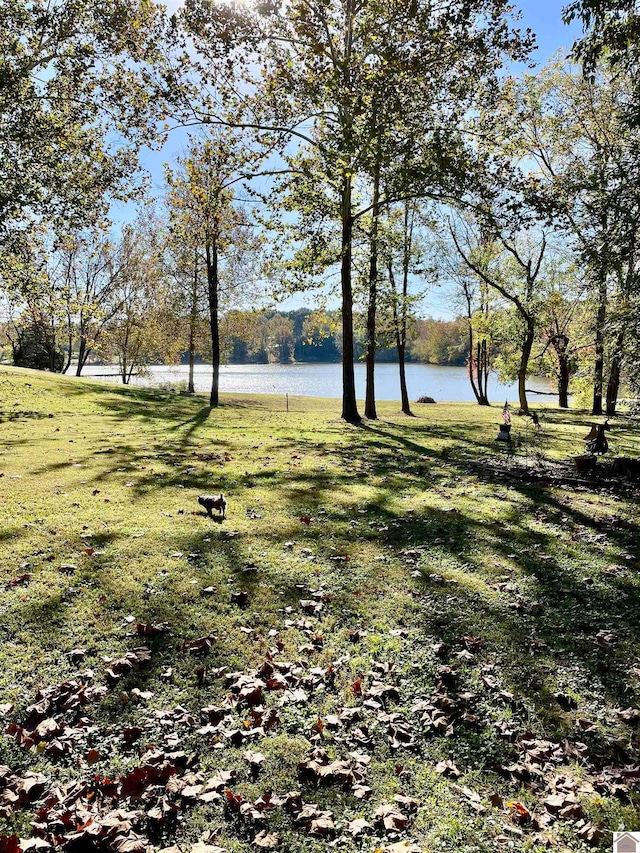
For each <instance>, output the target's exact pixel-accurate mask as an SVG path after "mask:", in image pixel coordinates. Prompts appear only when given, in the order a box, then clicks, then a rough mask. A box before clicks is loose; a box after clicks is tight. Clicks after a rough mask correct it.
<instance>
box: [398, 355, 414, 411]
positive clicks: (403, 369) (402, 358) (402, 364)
mask: <svg viewBox="0 0 640 853" xmlns="http://www.w3.org/2000/svg"><path fill="white" fill-rule="evenodd" d="M406 351H407V347H406V344H404V343H401V344H400V345H399V346H398V370H399V373H400V403H401V407H402V411H403V412H404V414H405V415H409V416H410V417H413V412H412V411H411V404H410V403H409V392H408V390H407V362H406Z"/></svg>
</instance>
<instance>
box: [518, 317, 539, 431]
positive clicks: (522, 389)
mask: <svg viewBox="0 0 640 853" xmlns="http://www.w3.org/2000/svg"><path fill="white" fill-rule="evenodd" d="M534 338H535V326H534V325H533V323H532V322H531V321H530V320H529V321H528V322H527V334H526V337H525V339H524V343H523V345H522V354H521V356H520V367H519V368H518V398H519V400H520V411H521V412H522V414H523V415H528V414H529V403H528V402H527V389H526V383H527V370H528V368H529V358H530V356H531V350H532V348H533V340H534Z"/></svg>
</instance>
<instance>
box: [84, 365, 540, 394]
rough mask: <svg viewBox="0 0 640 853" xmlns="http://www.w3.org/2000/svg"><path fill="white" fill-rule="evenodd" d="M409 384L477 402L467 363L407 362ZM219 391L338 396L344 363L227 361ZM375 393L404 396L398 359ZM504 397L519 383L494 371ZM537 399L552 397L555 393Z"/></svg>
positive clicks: (96, 371) (92, 370)
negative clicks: (503, 379) (507, 380)
mask: <svg viewBox="0 0 640 853" xmlns="http://www.w3.org/2000/svg"><path fill="white" fill-rule="evenodd" d="M355 372H356V389H357V393H358V397H359V398H362V399H364V389H365V365H364V364H356V365H355ZM83 375H86V376H92V377H94V378H96V379H104V380H105V381H111V382H117V381H119V377H118V375H117V367H114V366H113V365H111V366H108V365H100V366H98V365H91V366H87V367H85V369H84V371H83ZM188 377H189V368H188V366H187V365H176V366H173V365H171V366H170V365H154V366H152V367H150V368H149V376H137V377H133V378H132V380H131V384H132V385H133V384H135V385H146V386H154V385H155V386H157V385H159V384H161V383H172V382H175V383H178V382H186V381H187V379H188ZM194 381H195V386H196V391H208V390H209V388H210V386H211V366H210V365H206V364H200V365H196V368H195V380H194ZM407 386H408V389H409V398H410V399H411V400H416V399H417V398H418V397H421V396H423V395H427V396H429V397H433V398H434V399H435V400H440V401H445V400H446V401H455V402H473V401H474V399H475V398H474V396H473V391H472V390H471V385H470V384H469V377H468V376H467V371H466V368H464V367H440V366H438V365H431V364H408V365H407ZM527 387H528V388H531V389H535V390H539V391H551V390H553V387H552V385H551V383H550V382H549V381H547V380H545V379H530V380H528V382H527ZM220 390H221V391H222V392H223V393H224V392H226V393H234V394H283V395H284V394H290V395H292V396H302V397H334V398H340V397H342V367H341V365H340V364H227V365H223V366H222V367H221V369H220ZM376 397H377V398H378V399H379V400H399V399H400V382H399V380H398V365H397V364H378V365H376ZM506 398H508V399H509V400H511V401H514V400H516V399H517V386H516V384H515V383H512V384H509V385H501V384H500V383H499V382H498V380H497V378H496V377H495V376H493V377H491V379H490V380H489V399H490V400H491V401H492V402H493V403H501V402H503V401H504V400H505V399H506ZM534 399H536V398H535V397H534ZM538 399H539V400H540V401H546V402H550V401H552V400H553V397H539V398H538Z"/></svg>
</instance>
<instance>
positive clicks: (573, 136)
mask: <svg viewBox="0 0 640 853" xmlns="http://www.w3.org/2000/svg"><path fill="white" fill-rule="evenodd" d="M509 91H510V95H509V96H508V97H507V98H506V104H505V109H504V111H503V115H504V116H512V117H514V121H513V122H509V121H508V120H507V124H506V128H505V133H504V138H507V137H508V140H509V141H508V143H507V146H508V148H509V150H510V151H511V152H514V153H516V152H517V153H518V154H519V156H523V155H525V156H527V157H528V158H529V160H530V162H531V161H532V162H533V163H534V164H535V167H536V168H535V172H533V171H532V173H531V174H530V176H529V201H530V203H531V205H532V206H533V207H537V209H538V211H539V214H540V215H541V216H544V217H546V218H547V220H548V222H549V223H553V225H554V227H555V228H556V229H557V230H559V231H561V232H563V233H564V234H565V235H567V236H568V238H569V240H570V241H571V242H572V244H573V246H574V249H575V253H576V259H577V261H578V263H579V264H580V265H581V266H582V268H583V269H584V270H585V272H586V276H587V279H588V281H589V283H590V287H591V291H592V296H593V300H594V303H595V311H594V314H593V350H594V361H593V401H592V413H593V414H595V415H598V414H602V411H603V398H604V396H605V380H606V374H607V353H610V354H611V357H612V358H613V359H614V361H613V362H611V363H610V364H609V366H608V370H609V373H610V376H612V377H613V382H612V383H610V385H609V402H608V403H607V408H608V410H609V413H610V414H611V413H613V411H614V410H615V399H616V398H617V390H618V386H619V375H620V373H619V370H620V359H621V358H622V354H623V352H624V349H625V346H624V325H619V324H618V327H617V331H616V332H615V336H616V345H615V346H612V345H611V342H610V336H611V334H612V331H613V328H612V323H611V322H610V317H609V315H610V311H611V309H612V308H613V309H614V311H613V313H614V316H615V315H616V313H617V312H618V307H619V306H621V305H624V304H627V305H628V304H630V301H629V300H630V299H631V298H632V295H633V294H634V293H635V292H637V291H638V290H639V289H640V287H639V282H640V280H639V278H638V269H637V260H636V245H637V241H638V228H639V227H640V226H639V214H640V191H639V190H638V186H639V178H640V158H639V157H638V152H639V151H640V131H639V130H638V129H637V128H632V127H630V126H629V124H628V122H627V119H626V106H627V103H628V92H629V86H628V81H627V80H626V78H624V76H623V75H618V76H615V77H614V76H611V75H609V74H606V73H604V72H599V73H598V74H597V75H595V77H594V79H593V80H587V79H584V78H582V77H580V75H578V74H576V73H575V71H574V69H572V68H571V67H568V66H566V65H565V64H562V63H554V64H552V65H551V66H550V67H549V68H547V69H545V70H543V71H542V72H541V73H540V74H538V75H537V76H536V77H531V76H527V77H525V78H524V80H523V81H522V83H521V84H520V85H519V86H512V87H511V88H510V90H509ZM505 120H506V119H505Z"/></svg>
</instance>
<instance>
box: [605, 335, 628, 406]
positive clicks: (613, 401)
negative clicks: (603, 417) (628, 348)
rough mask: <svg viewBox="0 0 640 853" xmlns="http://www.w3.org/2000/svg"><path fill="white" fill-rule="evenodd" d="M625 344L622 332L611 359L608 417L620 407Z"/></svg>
mask: <svg viewBox="0 0 640 853" xmlns="http://www.w3.org/2000/svg"><path fill="white" fill-rule="evenodd" d="M623 344H624V333H623V332H620V333H619V334H618V337H617V338H616V347H615V352H614V355H613V358H612V359H611V370H610V372H609V382H608V384H607V401H606V409H607V414H608V415H615V413H616V407H617V405H618V393H619V391H620V372H621V368H622V346H623Z"/></svg>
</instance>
